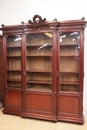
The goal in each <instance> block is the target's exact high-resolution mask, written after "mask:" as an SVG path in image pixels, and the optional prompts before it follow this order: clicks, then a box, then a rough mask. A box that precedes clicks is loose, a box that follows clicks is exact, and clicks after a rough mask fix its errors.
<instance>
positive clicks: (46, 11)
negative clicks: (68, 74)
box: [0, 0, 87, 118]
mask: <svg viewBox="0 0 87 130" xmlns="http://www.w3.org/2000/svg"><path fill="white" fill-rule="evenodd" d="M35 14H39V15H41V16H42V18H46V19H47V21H50V20H53V19H54V18H57V20H58V21H61V20H71V19H72V20H73V19H81V18H82V17H83V16H84V17H85V20H86V21H87V0H0V25H2V24H5V25H14V24H20V23H21V22H22V21H24V22H26V23H27V21H28V20H29V19H31V20H32V17H33V16H34V15H35ZM0 33H1V32H0ZM84 44H85V46H84V99H83V110H84V116H85V117H86V118H87V28H86V29H85V41H84Z"/></svg>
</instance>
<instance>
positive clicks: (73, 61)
mask: <svg viewBox="0 0 87 130" xmlns="http://www.w3.org/2000/svg"><path fill="white" fill-rule="evenodd" d="M79 69H80V33H79V32H63V33H61V34H60V81H59V84H60V91H64V92H65V91H68V92H69V91H70V92H77V91H79V74H80V73H79V72H80V70H79Z"/></svg>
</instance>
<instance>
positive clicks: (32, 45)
mask: <svg viewBox="0 0 87 130" xmlns="http://www.w3.org/2000/svg"><path fill="white" fill-rule="evenodd" d="M34 46H37V47H38V46H43V45H41V44H31V45H26V47H34ZM49 46H52V44H48V45H46V46H45V47H49Z"/></svg>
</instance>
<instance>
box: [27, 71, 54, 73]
mask: <svg viewBox="0 0 87 130" xmlns="http://www.w3.org/2000/svg"><path fill="white" fill-rule="evenodd" d="M27 72H29V73H30V72H31V73H32V72H38V73H52V70H27Z"/></svg>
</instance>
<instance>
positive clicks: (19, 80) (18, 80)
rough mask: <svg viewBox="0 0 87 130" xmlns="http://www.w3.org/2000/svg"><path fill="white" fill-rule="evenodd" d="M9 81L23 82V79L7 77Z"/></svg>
mask: <svg viewBox="0 0 87 130" xmlns="http://www.w3.org/2000/svg"><path fill="white" fill-rule="evenodd" d="M7 81H12V82H21V79H7Z"/></svg>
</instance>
